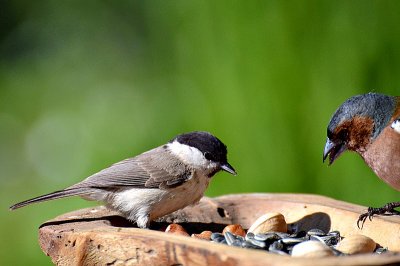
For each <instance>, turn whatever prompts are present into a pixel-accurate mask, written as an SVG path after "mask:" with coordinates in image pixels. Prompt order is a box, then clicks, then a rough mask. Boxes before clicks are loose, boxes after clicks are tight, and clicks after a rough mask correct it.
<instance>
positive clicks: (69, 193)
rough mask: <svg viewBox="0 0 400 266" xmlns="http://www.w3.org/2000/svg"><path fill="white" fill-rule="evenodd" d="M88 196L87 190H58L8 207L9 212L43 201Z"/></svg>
mask: <svg viewBox="0 0 400 266" xmlns="http://www.w3.org/2000/svg"><path fill="white" fill-rule="evenodd" d="M84 194H88V188H82V187H80V188H67V189H64V190H59V191H55V192H52V193H49V194H46V195H42V196H39V197H36V198H33V199H28V200H25V201H22V202H20V203H17V204H14V205H13V206H11V207H10V210H15V209H18V208H21V207H25V206H27V205H30V204H32V203H38V202H43V201H48V200H53V199H60V198H65V197H69V196H79V195H84Z"/></svg>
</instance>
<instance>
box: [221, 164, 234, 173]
mask: <svg viewBox="0 0 400 266" xmlns="http://www.w3.org/2000/svg"><path fill="white" fill-rule="evenodd" d="M221 169H222V170H224V171H225V172H228V173H230V174H232V175H237V174H236V171H235V169H233V167H232V165H230V164H229V163H224V164H222V165H221Z"/></svg>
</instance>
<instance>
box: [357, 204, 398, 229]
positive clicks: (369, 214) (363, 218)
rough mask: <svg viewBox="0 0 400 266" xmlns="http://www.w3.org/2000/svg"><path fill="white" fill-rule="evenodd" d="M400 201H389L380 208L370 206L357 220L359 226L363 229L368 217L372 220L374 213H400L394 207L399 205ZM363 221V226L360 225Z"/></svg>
mask: <svg viewBox="0 0 400 266" xmlns="http://www.w3.org/2000/svg"><path fill="white" fill-rule="evenodd" d="M399 206H400V202H392V203H388V204H386V205H385V206H383V207H380V208H373V207H369V208H368V210H367V212H366V213H363V214H361V215H360V216H359V217H358V220H357V227H358V228H359V229H363V226H364V223H365V221H366V220H367V218H368V219H369V220H370V221H372V217H373V216H374V215H400V212H399V211H397V210H395V209H394V208H396V207H399ZM360 223H361V227H360Z"/></svg>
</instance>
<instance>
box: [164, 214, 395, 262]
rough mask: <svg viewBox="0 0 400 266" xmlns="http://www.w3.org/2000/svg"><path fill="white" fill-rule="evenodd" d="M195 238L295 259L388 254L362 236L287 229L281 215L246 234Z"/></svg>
mask: <svg viewBox="0 0 400 266" xmlns="http://www.w3.org/2000/svg"><path fill="white" fill-rule="evenodd" d="M291 231H292V232H291ZM166 232H167V233H174V234H180V235H186V236H189V234H188V233H187V232H186V231H185V229H184V228H183V227H182V226H180V225H178V224H171V225H169V226H168V228H167V229H166ZM192 237H195V238H199V239H204V240H209V241H212V242H215V243H221V244H226V245H229V246H235V247H241V248H252V249H259V250H265V251H268V252H271V253H275V254H280V255H292V256H294V257H325V256H335V255H336V256H343V255H351V254H360V253H372V252H375V253H378V254H381V253H384V252H387V251H388V250H387V248H382V247H379V245H377V244H376V243H375V241H374V240H372V239H371V238H369V237H367V236H364V235H361V234H354V235H351V236H348V237H345V238H343V237H342V236H341V235H340V232H339V231H332V232H328V233H326V232H324V231H322V230H320V229H318V228H315V229H311V230H308V231H297V232H296V230H290V229H289V230H288V225H287V223H286V221H285V218H284V216H283V215H282V214H280V213H267V214H265V215H263V216H261V217H259V218H258V219H257V220H256V221H255V222H254V223H253V225H252V226H251V227H250V228H249V230H248V231H247V233H246V231H245V230H244V229H243V228H242V226H241V225H239V224H231V225H228V226H226V227H225V229H224V230H223V231H222V233H219V232H214V233H213V232H211V231H203V232H201V233H200V234H192Z"/></svg>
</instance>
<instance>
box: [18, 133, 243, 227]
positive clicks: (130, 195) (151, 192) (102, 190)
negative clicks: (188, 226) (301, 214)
mask: <svg viewBox="0 0 400 266" xmlns="http://www.w3.org/2000/svg"><path fill="white" fill-rule="evenodd" d="M220 170H223V171H226V172H228V173H230V174H233V175H236V172H235V170H234V168H233V167H232V166H231V165H230V164H229V163H228V160H227V148H226V146H225V144H223V143H222V142H221V141H220V140H219V139H218V138H216V137H215V136H213V135H212V134H210V133H208V132H201V131H195V132H190V133H185V134H181V135H178V136H176V137H175V138H173V139H172V140H171V141H169V142H168V143H167V144H164V145H161V146H159V147H157V148H154V149H152V150H149V151H147V152H144V153H142V154H140V155H138V156H136V157H133V158H129V159H126V160H123V161H121V162H118V163H115V164H113V165H111V166H110V167H108V168H106V169H104V170H101V171H100V172H98V173H96V174H94V175H91V176H89V177H88V178H86V179H84V180H83V181H81V182H79V183H77V184H75V185H72V186H70V187H67V188H66V189H63V190H59V191H55V192H53V193H50V194H46V195H43V196H39V197H36V198H33V199H29V200H26V201H23V202H20V203H17V204H15V205H13V206H11V207H10V209H11V210H15V209H18V208H21V207H24V206H26V205H29V204H32V203H36V202H42V201H47V200H53V199H59V198H64V197H69V196H80V197H82V198H84V199H87V200H95V201H102V202H104V203H105V205H106V206H107V207H109V208H110V209H113V210H116V211H118V212H119V213H121V214H122V215H123V216H124V217H125V218H127V219H128V220H130V221H132V222H136V224H137V225H138V226H139V227H141V228H148V227H149V224H150V221H152V220H154V219H156V218H159V217H162V216H164V215H167V214H169V213H172V212H174V211H176V210H179V209H181V208H184V207H185V206H188V205H191V204H195V203H197V202H198V201H199V200H200V199H201V197H202V196H203V194H204V191H205V190H206V188H207V186H208V184H209V182H210V179H211V177H212V176H213V175H215V174H216V173H217V172H218V171H220Z"/></svg>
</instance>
